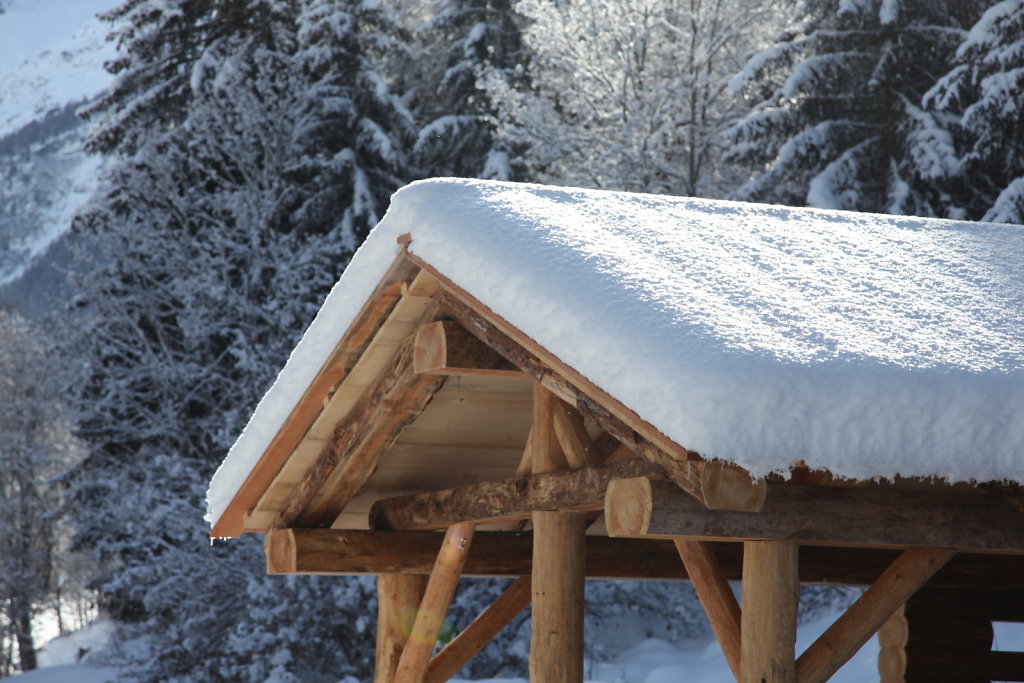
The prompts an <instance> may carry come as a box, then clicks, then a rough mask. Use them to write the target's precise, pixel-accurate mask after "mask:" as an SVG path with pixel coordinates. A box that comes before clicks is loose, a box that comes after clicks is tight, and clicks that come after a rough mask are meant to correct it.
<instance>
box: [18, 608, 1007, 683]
mask: <svg viewBox="0 0 1024 683" xmlns="http://www.w3.org/2000/svg"><path fill="white" fill-rule="evenodd" d="M837 616H838V614H837V613H833V614H824V615H822V616H821V617H819V618H817V619H814V620H813V621H809V622H808V623H806V624H804V625H802V626H801V627H800V629H799V631H798V634H797V649H798V651H801V650H803V648H806V647H807V646H808V645H810V644H811V643H812V642H813V641H814V639H815V638H817V637H818V636H819V635H820V634H821V633H822V632H824V630H825V629H826V628H828V626H829V625H830V624H831V623H832V622H833V621H834V620H835V618H836V617H837ZM994 626H995V642H994V645H993V649H995V650H1003V651H1024V624H1008V623H996V624H995V625H994ZM112 630H113V627H112V625H111V624H110V622H107V621H99V622H96V623H94V624H92V625H91V626H88V627H86V628H84V629H82V630H80V631H77V632H75V633H72V634H70V635H68V636H64V637H62V638H57V639H55V640H53V641H51V642H50V643H49V644H47V645H46V647H45V648H44V649H43V651H42V653H41V656H40V662H41V664H42V668H40V669H37V670H36V671H32V672H29V673H27V674H21V675H20V676H14V677H12V678H9V679H0V680H8V681H17V683H67V682H68V681H74V683H108V682H109V683H113V682H114V681H120V680H122V679H120V678H119V677H118V674H117V671H116V670H115V669H111V668H107V667H102V666H97V665H90V664H89V661H90V660H95V659H97V658H96V656H95V655H96V653H97V651H98V650H101V649H102V648H103V647H104V646H105V645H106V644H107V643H108V642H109V638H110V635H111V632H112ZM605 635H609V634H605ZM612 635H613V634H612ZM82 650H88V651H89V652H88V654H86V657H85V661H83V662H79V661H77V660H78V656H79V653H80V652H81V651H82ZM877 658H878V643H877V641H876V640H875V639H874V638H872V639H871V640H869V641H868V642H867V644H866V645H865V646H864V647H862V648H861V650H860V652H858V653H857V654H856V655H855V656H854V658H853V659H852V660H850V662H848V663H847V664H846V666H844V667H843V668H842V669H841V670H840V671H839V672H838V673H836V675H835V676H833V677H832V679H831V681H832V683H868V682H870V681H877V680H878V672H877V668H876V665H875V662H876V660H877ZM588 680H589V681H591V683H679V682H680V681H691V682H693V683H732V682H733V681H734V680H735V679H733V677H732V674H731V673H730V671H729V668H728V667H727V666H726V664H725V659H724V658H723V657H722V653H721V650H719V649H718V646H717V644H716V643H714V642H713V641H712V640H710V639H706V638H702V639H691V640H684V641H682V642H681V643H679V644H678V646H673V645H671V644H669V643H667V642H665V641H664V640H659V639H656V638H650V639H647V640H644V641H642V642H640V643H637V644H636V645H634V646H633V647H631V648H629V649H627V650H625V651H624V652H623V653H622V654H621V655H619V656H618V657H616V658H615V659H614V660H613V661H611V662H607V663H596V662H594V663H590V667H589V678H588ZM482 683H526V681H524V680H523V679H519V678H513V679H503V680H502V679H492V680H491V681H487V682H482Z"/></svg>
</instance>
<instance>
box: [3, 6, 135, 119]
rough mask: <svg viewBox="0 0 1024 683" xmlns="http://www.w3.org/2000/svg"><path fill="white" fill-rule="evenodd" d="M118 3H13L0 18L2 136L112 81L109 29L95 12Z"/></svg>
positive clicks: (112, 49)
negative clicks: (106, 68) (108, 68)
mask: <svg viewBox="0 0 1024 683" xmlns="http://www.w3.org/2000/svg"><path fill="white" fill-rule="evenodd" d="M115 2H116V0H9V2H8V3H6V4H5V6H4V13H3V14H0V36H2V38H0V138H2V137H6V136H7V135H9V134H11V133H14V132H17V131H18V130H20V129H21V128H23V127H24V126H26V125H28V124H30V123H32V122H33V121H36V120H38V119H41V118H43V117H45V116H46V115H47V114H49V113H50V112H52V111H54V110H57V109H60V108H61V107H63V106H64V105H66V104H68V103H70V102H78V101H81V100H84V99H88V98H91V97H93V96H94V95H96V93H98V92H100V91H101V90H102V89H103V88H105V87H106V86H107V84H108V83H109V82H110V78H111V77H110V74H108V73H107V72H106V71H104V70H103V63H104V62H105V61H106V60H108V59H111V58H112V57H113V56H114V49H115V48H114V45H113V44H111V43H108V42H107V41H106V40H105V38H106V34H107V32H108V31H109V26H108V25H107V24H105V23H104V22H102V21H100V20H99V19H97V18H96V13H97V12H101V11H103V10H106V9H109V8H110V7H111V6H113V5H114V4H115Z"/></svg>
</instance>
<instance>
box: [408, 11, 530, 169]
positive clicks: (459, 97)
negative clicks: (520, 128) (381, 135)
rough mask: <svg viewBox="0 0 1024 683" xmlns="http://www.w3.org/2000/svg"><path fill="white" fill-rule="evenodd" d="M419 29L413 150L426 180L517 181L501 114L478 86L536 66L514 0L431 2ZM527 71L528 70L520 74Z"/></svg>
mask: <svg viewBox="0 0 1024 683" xmlns="http://www.w3.org/2000/svg"><path fill="white" fill-rule="evenodd" d="M426 4H427V7H426V18H425V21H424V22H423V23H422V24H421V25H420V26H419V27H418V28H417V29H416V31H415V36H416V38H417V43H418V47H419V52H420V55H419V58H418V59H417V60H416V63H417V70H418V71H419V72H420V73H419V74H418V75H419V78H418V79H417V80H418V81H419V84H418V85H417V87H416V88H415V89H414V93H413V97H414V101H415V103H416V104H415V106H414V111H415V113H416V117H417V119H418V120H419V121H420V122H421V128H420V130H419V134H418V136H417V139H416V144H415V146H414V147H413V152H414V157H413V160H414V163H415V165H416V168H417V171H418V172H419V173H420V174H421V175H423V176H428V177H429V176H457V177H478V178H495V179H499V180H507V179H510V178H512V169H511V168H510V167H509V163H508V158H509V153H508V150H505V149H502V148H501V147H500V146H498V145H496V144H495V139H494V113H495V111H494V109H495V105H494V104H493V103H492V102H491V100H490V97H489V96H488V94H487V92H486V91H485V90H484V89H483V88H482V87H480V86H479V85H478V83H477V80H478V78H480V76H481V75H482V74H483V73H484V72H492V73H494V72H496V73H500V74H502V75H503V77H504V78H506V79H509V80H515V79H516V78H517V74H521V73H522V66H523V65H524V64H526V63H528V55H527V54H526V51H525V50H524V48H523V45H522V39H521V35H520V29H519V25H518V24H519V22H518V21H517V17H516V14H515V13H514V11H513V10H512V7H511V4H512V3H511V2H510V0H430V1H429V2H427V3H426ZM517 65H519V67H520V70H519V71H518V72H517V71H516V66H517Z"/></svg>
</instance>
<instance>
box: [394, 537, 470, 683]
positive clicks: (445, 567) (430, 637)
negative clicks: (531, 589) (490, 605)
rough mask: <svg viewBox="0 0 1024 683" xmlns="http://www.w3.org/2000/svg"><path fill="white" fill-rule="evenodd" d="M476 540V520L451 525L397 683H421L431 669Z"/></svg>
mask: <svg viewBox="0 0 1024 683" xmlns="http://www.w3.org/2000/svg"><path fill="white" fill-rule="evenodd" d="M472 540H473V525H472V524H454V525H452V526H451V527H449V528H448V530H447V531H446V532H445V535H444V542H443V543H442V544H441V551H440V552H439V553H438V554H437V562H436V563H435V564H434V571H432V572H431V573H430V579H429V580H428V581H427V589H426V591H424V593H423V600H422V601H421V602H420V606H419V609H418V610H417V611H416V619H415V621H413V625H412V632H411V633H410V634H409V639H408V641H407V642H406V644H405V648H404V649H403V650H402V656H401V658H400V659H399V660H398V669H397V671H396V672H395V683H421V682H422V681H423V678H424V676H425V675H426V673H427V664H428V662H429V661H430V653H431V652H433V650H434V644H435V643H437V637H438V635H439V634H440V633H441V625H442V624H443V623H444V618H445V616H446V615H447V614H448V606H449V605H450V604H451V601H452V597H453V596H454V595H455V586H456V585H457V584H458V582H459V576H461V575H462V567H463V565H465V564H466V557H467V556H468V555H469V546H470V543H471V542H472Z"/></svg>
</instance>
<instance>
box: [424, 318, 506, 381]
mask: <svg viewBox="0 0 1024 683" xmlns="http://www.w3.org/2000/svg"><path fill="white" fill-rule="evenodd" d="M413 367H415V369H416V372H420V373H426V374H433V375H478V376H480V375H482V376H486V377H522V376H523V373H522V372H520V371H519V369H518V368H516V367H515V366H514V365H512V364H511V363H509V362H508V361H507V360H505V358H504V357H503V356H502V355H501V354H499V353H498V352H497V351H495V350H494V349H492V348H490V347H489V346H487V345H485V344H482V343H481V342H480V341H479V340H478V339H477V338H476V337H474V336H473V335H471V334H470V333H469V332H467V331H466V330H465V329H464V328H463V327H462V326H461V325H459V324H458V323H457V322H454V321H451V320H438V321H435V322H430V323H425V324H424V325H422V326H421V327H420V329H419V330H418V331H417V333H416V345H415V350H414V352H413Z"/></svg>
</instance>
